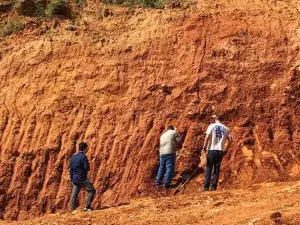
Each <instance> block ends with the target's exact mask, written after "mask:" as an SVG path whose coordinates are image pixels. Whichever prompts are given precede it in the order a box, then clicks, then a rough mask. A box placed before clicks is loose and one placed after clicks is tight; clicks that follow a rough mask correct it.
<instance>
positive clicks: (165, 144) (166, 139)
mask: <svg viewBox="0 0 300 225" xmlns="http://www.w3.org/2000/svg"><path fill="white" fill-rule="evenodd" d="M178 142H179V135H178V134H177V132H176V131H175V130H167V131H166V132H165V133H164V134H163V135H161V137H160V139H159V145H160V148H159V152H160V155H165V154H171V153H175V152H176V150H177V143H178Z"/></svg>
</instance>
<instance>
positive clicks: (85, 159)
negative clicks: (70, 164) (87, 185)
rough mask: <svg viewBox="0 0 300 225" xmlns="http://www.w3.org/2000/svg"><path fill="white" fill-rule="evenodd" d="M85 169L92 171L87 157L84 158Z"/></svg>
mask: <svg viewBox="0 0 300 225" xmlns="http://www.w3.org/2000/svg"><path fill="white" fill-rule="evenodd" d="M83 167H84V170H85V171H90V165H89V161H88V159H87V157H86V156H85V157H84V160H83Z"/></svg>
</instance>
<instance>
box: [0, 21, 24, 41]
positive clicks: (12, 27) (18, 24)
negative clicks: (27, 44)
mask: <svg viewBox="0 0 300 225" xmlns="http://www.w3.org/2000/svg"><path fill="white" fill-rule="evenodd" d="M24 27H25V23H24V21H22V20H20V19H15V20H11V21H9V22H8V23H7V24H6V25H5V26H4V27H3V28H2V29H1V31H0V36H2V37H4V36H6V35H9V34H12V33H17V32H20V31H22V30H23V29H24Z"/></svg>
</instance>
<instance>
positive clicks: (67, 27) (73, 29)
mask: <svg viewBox="0 0 300 225" xmlns="http://www.w3.org/2000/svg"><path fill="white" fill-rule="evenodd" d="M65 30H69V31H75V30H76V27H75V26H74V25H67V26H65Z"/></svg>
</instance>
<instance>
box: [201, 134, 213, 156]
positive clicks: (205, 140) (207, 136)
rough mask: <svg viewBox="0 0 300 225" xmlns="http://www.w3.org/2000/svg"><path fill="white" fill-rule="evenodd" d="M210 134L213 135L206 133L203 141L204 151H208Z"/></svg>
mask: <svg viewBox="0 0 300 225" xmlns="http://www.w3.org/2000/svg"><path fill="white" fill-rule="evenodd" d="M210 136H211V134H210V133H209V134H206V136H205V139H204V143H203V148H202V151H204V152H206V151H207V147H208V146H207V145H208V142H209V140H210Z"/></svg>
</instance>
